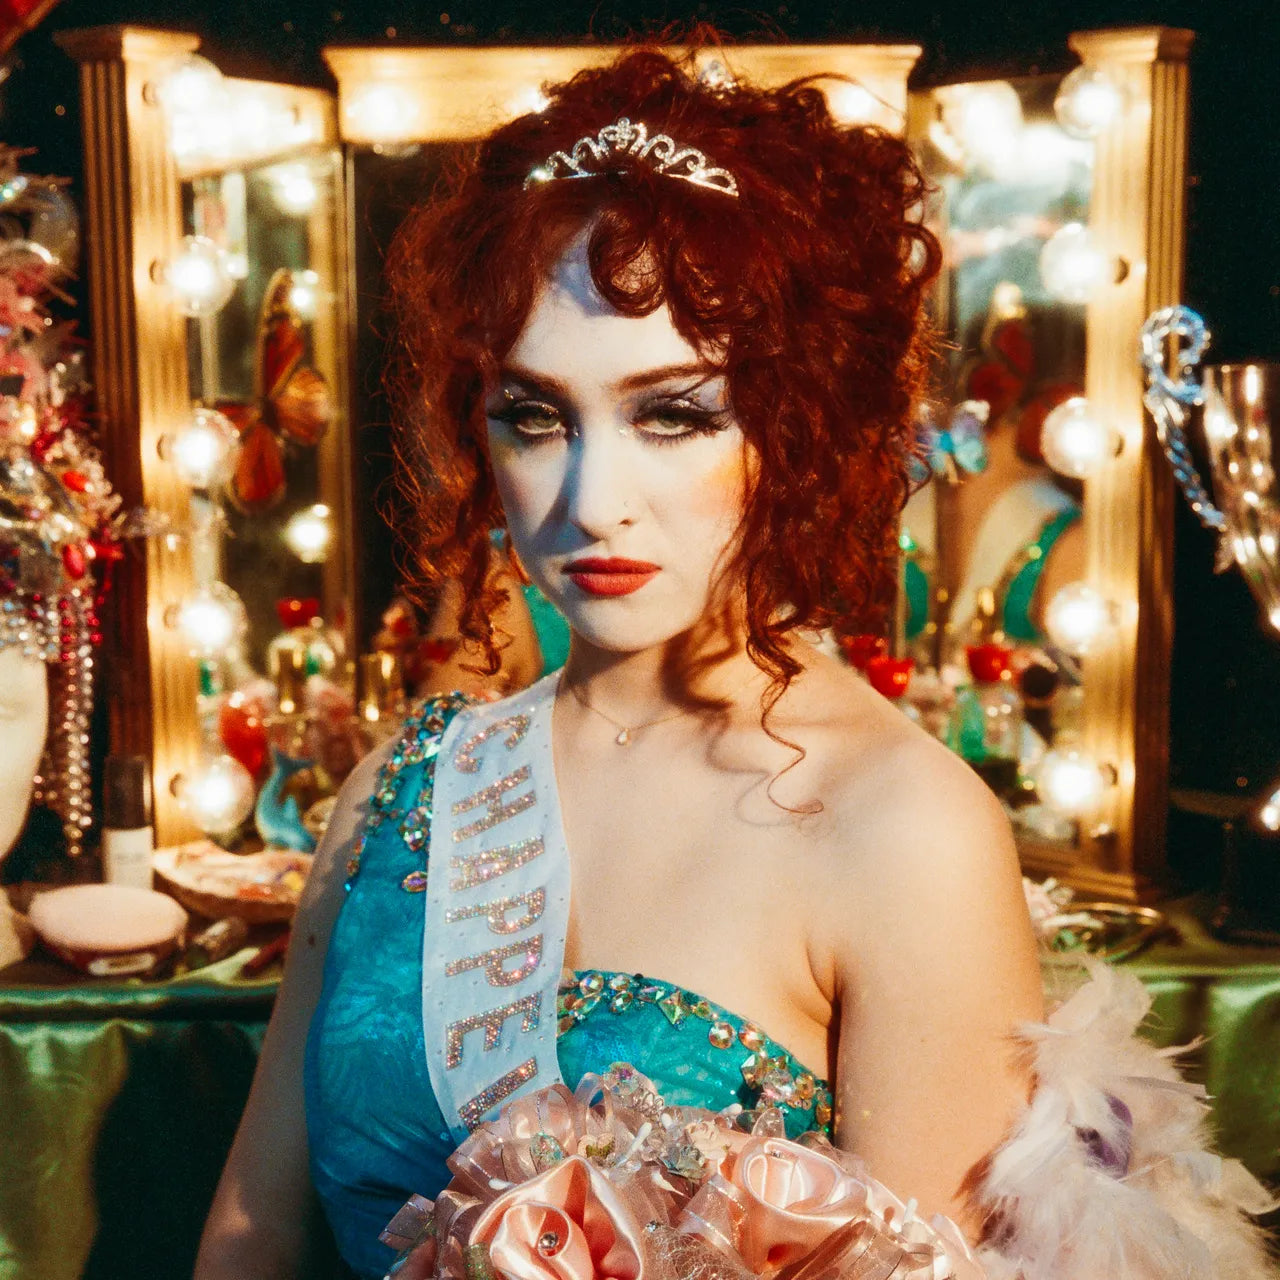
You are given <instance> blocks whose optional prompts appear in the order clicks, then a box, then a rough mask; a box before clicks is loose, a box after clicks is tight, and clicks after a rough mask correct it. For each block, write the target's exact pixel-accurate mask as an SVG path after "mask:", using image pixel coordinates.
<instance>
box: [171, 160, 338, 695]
mask: <svg viewBox="0 0 1280 1280" xmlns="http://www.w3.org/2000/svg"><path fill="white" fill-rule="evenodd" d="M340 179H341V155H340V153H339V151H338V150H337V149H336V148H331V149H323V150H309V151H304V152H299V153H297V154H295V155H291V156H286V157H284V158H277V159H274V160H272V161H271V162H270V163H266V164H260V165H255V166H252V167H246V168H240V169H230V170H226V171H223V172H217V173H210V174H204V175H201V176H198V177H195V178H193V179H192V180H191V181H189V182H187V183H184V185H183V205H184V222H185V227H186V229H187V231H188V232H189V233H190V235H191V236H194V237H196V238H197V239H198V240H200V241H204V242H208V243H210V244H212V245H213V246H215V247H216V251H217V254H216V258H215V259H214V262H213V264H212V266H211V267H210V268H209V269H208V278H207V280H206V279H205V277H201V276H199V275H198V274H197V273H196V271H195V269H194V267H193V268H192V275H193V277H195V284H196V285H199V284H200V283H201V282H202V281H204V283H205V287H206V288H207V289H208V290H210V291H212V292H213V296H214V297H215V298H216V297H217V296H218V294H219V292H221V293H225V294H226V295H227V296H226V300H225V302H224V303H223V305H221V306H220V307H219V308H218V309H217V310H216V311H211V312H210V313H208V314H200V315H197V316H195V317H193V318H192V319H191V321H190V329H189V334H190V336H189V342H188V362H189V377H190V385H191V390H192V396H193V399H194V400H195V401H196V402H197V403H198V404H199V405H201V406H203V407H204V408H205V409H206V410H207V411H213V412H206V413H205V414H204V415H203V422H202V426H203V430H202V431H201V432H200V433H199V435H198V437H197V438H195V439H192V440H189V441H183V440H179V441H177V442H176V443H175V445H174V446H173V448H175V449H176V450H177V451H178V452H181V451H182V445H183V444H184V443H185V444H186V446H187V452H188V453H192V454H194V455H195V456H196V457H197V458H202V459H205V460H207V465H208V466H209V468H210V470H209V472H208V475H207V477H206V481H207V483H206V484H204V485H197V486H195V488H194V491H193V494H192V506H193V525H194V529H195V531H196V533H195V535H194V542H195V549H196V556H195V559H196V566H197V569H196V580H197V583H198V584H199V585H200V586H208V585H209V584H211V583H213V582H216V581H221V582H223V583H225V584H226V586H227V587H228V588H230V590H232V591H233V592H235V594H236V595H237V596H238V597H239V599H240V601H241V602H242V603H243V606H244V613H245V620H246V624H247V630H246V631H245V634H244V644H243V656H244V658H245V660H246V661H247V662H248V663H249V664H251V665H252V666H253V667H255V668H256V669H259V670H262V669H263V668H264V664H265V663H266V661H267V657H268V652H269V649H270V645H271V641H272V638H273V637H274V636H275V635H276V634H277V633H278V632H279V631H280V629H281V626H282V625H283V618H282V613H281V610H282V609H283V608H284V606H283V605H282V604H281V602H282V601H289V600H304V601H314V602H315V604H314V607H312V606H307V607H306V611H308V612H310V613H312V614H314V615H315V616H318V617H323V618H324V619H325V620H326V622H327V623H329V625H330V626H331V627H336V628H338V629H339V630H340V631H341V630H342V629H344V628H345V626H346V620H347V612H348V605H347V598H346V594H347V588H346V579H347V574H346V572H345V571H344V570H342V569H341V568H340V567H339V566H338V565H337V563H336V561H337V560H340V559H341V557H342V539H341V538H340V537H339V536H337V535H338V528H339V521H340V520H341V516H342V511H343V506H344V503H343V499H342V491H343V488H344V478H343V476H342V474H341V469H342V468H343V467H344V466H345V461H344V459H343V457H342V454H343V444H342V441H343V436H344V434H345V422H344V418H345V415H344V414H343V411H342V401H341V395H342V391H343V380H342V375H341V368H340V350H339V343H340V341H342V340H343V338H344V336H345V335H343V334H342V333H341V331H340V317H339V311H338V301H339V292H340V291H339V288H338V284H337V282H338V280H339V275H338V268H339V248H340V246H339V228H338V212H339V209H340V208H341V203H340V199H339V182H340ZM188 243H189V242H188ZM228 425H229V426H230V428H231V430H230V431H228V429H227V428H228ZM188 429H190V428H188ZM195 478H196V479H199V478H200V477H199V476H196V477H195ZM295 612H296V610H295Z"/></svg>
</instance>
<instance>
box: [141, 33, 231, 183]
mask: <svg viewBox="0 0 1280 1280" xmlns="http://www.w3.org/2000/svg"><path fill="white" fill-rule="evenodd" d="M156 98H157V99H158V100H159V102H160V104H161V106H162V107H163V108H164V113H165V120H166V123H167V125H168V135H169V150H170V151H172V152H173V154H174V155H175V156H176V157H177V158H178V159H179V160H192V159H196V158H201V159H221V158H225V157H226V156H228V155H230V151H231V146H230V138H229V135H228V129H227V120H228V116H229V110H230V95H229V94H228V92H227V84H226V81H225V80H224V79H223V76H222V72H221V71H219V70H218V68H217V67H215V66H214V65H213V63H212V62H210V61H209V60H208V59H207V58H202V57H200V55H199V54H194V53H193V54H191V55H190V56H189V57H187V58H184V59H183V60H182V61H181V62H180V63H178V64H177V65H176V66H175V67H174V69H173V70H172V71H170V72H169V74H168V75H166V76H165V77H164V79H163V80H161V81H160V83H159V84H158V85H157V86H156Z"/></svg>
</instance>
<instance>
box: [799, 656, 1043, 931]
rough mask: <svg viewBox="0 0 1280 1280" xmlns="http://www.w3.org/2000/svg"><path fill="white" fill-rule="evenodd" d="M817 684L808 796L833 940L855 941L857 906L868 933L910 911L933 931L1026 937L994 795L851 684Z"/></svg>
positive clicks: (1009, 841)
mask: <svg viewBox="0 0 1280 1280" xmlns="http://www.w3.org/2000/svg"><path fill="white" fill-rule="evenodd" d="M833 665H834V664H833ZM812 674H813V675H815V676H817V679H816V680H814V681H813V682H812V684H811V685H810V688H809V690H808V691H807V699H808V701H809V703H810V705H811V706H812V707H813V708H821V709H822V718H821V720H820V721H818V719H817V717H816V716H815V720H814V723H815V726H816V727H815V732H814V733H813V734H812V735H811V736H810V741H812V742H813V743H814V745H815V747H816V751H815V752H814V756H815V758H814V760H813V762H812V767H811V769H810V771H809V779H810V783H809V786H810V788H812V789H813V791H814V792H815V798H816V799H818V800H820V802H821V810H820V812H818V813H817V814H815V816H814V817H813V818H812V819H811V820H809V826H810V830H811V832H812V834H813V836H814V840H813V844H815V845H816V846H817V850H818V854H819V859H820V863H821V876H820V879H821V882H822V884H823V885H824V892H823V893H822V894H821V895H820V899H821V901H820V903H819V906H818V910H819V912H823V911H830V912H834V913H836V915H837V916H838V921H837V922H835V923H833V925H832V928H833V930H834V932H835V933H837V934H838V936H839V937H841V938H847V937H848V931H849V925H848V921H849V920H850V918H851V915H850V911H849V907H850V905H851V904H856V912H855V913H854V914H855V915H856V918H857V919H859V920H861V921H864V922H866V927H867V928H868V929H873V928H875V927H878V926H877V924H875V923H873V922H881V923H882V919H883V918H886V917H888V916H890V915H894V914H902V913H903V912H904V911H909V913H910V914H911V915H912V916H913V917H914V918H915V919H916V920H917V921H919V922H920V923H921V924H922V925H924V926H925V927H932V924H933V923H936V922H937V921H938V920H947V919H951V918H953V917H954V914H955V913H956V912H957V911H958V910H967V911H970V912H971V914H972V915H973V916H974V917H975V918H976V919H980V920H983V921H985V922H986V923H987V924H990V925H1000V924H1007V925H1008V926H1009V927H1010V928H1018V929H1021V927H1022V926H1023V924H1024V923H1025V922H1024V919H1023V917H1025V914H1026V913H1025V907H1024V905H1023V899H1022V891H1021V873H1020V871H1019V868H1018V860H1017V851H1016V848H1015V846H1014V842H1013V836H1012V832H1011V830H1010V827H1009V822H1008V819H1007V818H1006V816H1005V814H1004V811H1003V809H1002V808H1001V806H1000V803H999V801H998V800H997V799H996V797H995V795H994V794H993V793H992V792H991V791H990V789H989V788H988V787H987V786H986V785H985V783H983V781H982V780H981V778H979V777H978V775H977V774H976V773H974V771H973V770H972V769H971V768H970V767H969V766H968V765H967V764H966V763H965V762H964V761H963V760H961V759H960V758H959V757H958V756H956V755H955V754H954V753H953V752H951V751H949V750H948V749H947V748H946V747H945V746H943V745H942V744H941V743H939V742H938V741H937V740H935V739H934V738H932V737H931V736H930V735H928V734H927V733H925V732H924V731H923V730H922V729H920V727H919V726H918V725H916V724H915V723H914V722H913V721H911V720H910V719H908V717H907V716H905V715H904V714H903V713H902V711H901V710H900V709H899V708H898V707H896V706H894V705H893V704H892V703H891V702H889V701H888V700H887V699H885V698H882V697H881V696H880V695H879V694H878V693H876V692H875V691H874V690H873V689H871V688H870V687H869V686H867V685H865V684H864V683H863V682H862V681H860V680H858V679H857V677H856V676H853V675H852V673H848V674H846V673H845V672H842V671H840V670H838V669H837V671H835V672H830V671H827V670H825V669H823V668H819V669H817V670H814V671H813V672H812ZM926 922H928V923H926Z"/></svg>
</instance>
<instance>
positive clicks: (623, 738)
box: [614, 729, 631, 747]
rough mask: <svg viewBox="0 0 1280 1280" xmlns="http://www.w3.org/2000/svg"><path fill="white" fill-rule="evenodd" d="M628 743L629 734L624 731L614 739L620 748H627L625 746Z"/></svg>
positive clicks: (629, 739)
mask: <svg viewBox="0 0 1280 1280" xmlns="http://www.w3.org/2000/svg"><path fill="white" fill-rule="evenodd" d="M630 741H631V734H630V733H629V732H628V731H627V730H626V729H623V731H622V732H621V733H620V734H618V736H617V737H616V738H614V742H616V743H617V744H618V746H620V747H625V746H627V744H628V743H630Z"/></svg>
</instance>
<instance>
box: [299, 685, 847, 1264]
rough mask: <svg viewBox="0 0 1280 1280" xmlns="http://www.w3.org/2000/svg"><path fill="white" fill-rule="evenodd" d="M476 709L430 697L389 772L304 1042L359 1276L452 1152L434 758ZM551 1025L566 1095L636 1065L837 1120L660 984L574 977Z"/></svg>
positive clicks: (322, 1151)
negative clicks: (432, 839) (429, 991)
mask: <svg viewBox="0 0 1280 1280" xmlns="http://www.w3.org/2000/svg"><path fill="white" fill-rule="evenodd" d="M465 705H467V704H466V702H465V700H464V699H461V698H459V697H452V698H438V699H433V700H432V701H430V702H428V703H426V704H425V705H424V706H423V707H422V708H421V709H420V710H419V712H418V713H417V714H416V715H415V716H413V717H412V718H411V719H410V721H409V722H408V723H407V724H406V726H405V729H404V731H403V733H402V735H401V737H400V739H399V740H398V741H397V743H396V745H395V747H394V748H393V750H392V753H391V755H390V756H389V757H388V760H387V762H386V764H385V765H384V767H383V770H382V772H381V775H380V777H379V779H378V783H377V787H376V789H375V792H374V795H373V797H372V799H371V802H370V808H369V817H368V820H367V823H366V827H365V829H364V832H363V833H362V835H361V837H360V838H359V839H358V841H357V845H356V849H355V852H354V853H353V855H352V857H351V860H350V862H349V864H348V876H349V878H348V882H347V888H348V893H347V898H346V901H345V902H344V904H343V907H342V910H341V912H340V913H339V916H338V919H337V922H336V924H335V926H334V931H333V936H332V939H331V941H330V944H329V952H328V957H327V960H326V965H325V976H324V985H323V990H322V992H321V996H320V999H319V1002H318V1004H317V1007H316V1011H315V1013H314V1015H313V1018H312V1022H311V1030H310V1035H309V1037H308V1042H307V1055H306V1068H305V1086H306V1106H307V1127H308V1137H309V1142H310V1152H311V1166H312V1175H313V1179H314V1182H315V1185H316V1188H317V1191H318V1192H319V1194H320V1197H321V1200H322V1201H323V1203H324V1205H325V1209H326V1212H327V1213H328V1215H329V1219H330V1222H331V1224H332V1226H333V1229H334V1234H335V1236H336V1238H337V1241H338V1244H339V1247H340V1248H341V1250H342V1253H343V1255H344V1257H345V1258H346V1259H347V1261H348V1262H349V1263H350V1264H351V1265H352V1266H353V1267H354V1268H355V1270H356V1271H357V1272H358V1273H359V1274H360V1275H369V1276H381V1275H382V1274H383V1273H384V1271H385V1269H386V1267H387V1265H388V1264H389V1263H390V1261H391V1252H390V1250H388V1249H387V1248H386V1246H384V1245H382V1244H380V1243H379V1242H378V1238H377V1237H378V1233H379V1231H381V1229H382V1228H383V1227H384V1226H385V1225H386V1223H387V1221H388V1220H389V1218H390V1217H391V1216H392V1214H394V1213H395V1211H396V1210H397V1209H398V1208H399V1207H400V1205H401V1204H403V1202H404V1201H405V1200H406V1199H407V1197H408V1196H409V1195H410V1194H411V1193H413V1192H417V1193H419V1194H422V1195H425V1196H429V1197H431V1196H434V1195H436V1194H437V1193H438V1191H439V1190H440V1189H441V1188H442V1187H443V1186H444V1185H445V1183H446V1182H447V1181H448V1179H449V1173H448V1170H447V1169H446V1167H445V1160H446V1159H447V1158H448V1156H449V1155H450V1154H451V1152H452V1151H453V1148H454V1146H455V1145H456V1143H455V1141H454V1139H453V1137H452V1135H451V1134H450V1131H449V1127H448V1124H447V1123H446V1121H445V1119H444V1116H443V1114H442V1112H441V1108H440V1106H439V1104H438V1103H437V1101H436V1098H435V1096H434V1094H433V1091H432V1087H431V1078H430V1075H429V1072H428V1066H427V1061H426V1050H425V1043H424V1028H423V999H422V959H423V942H424V920H425V915H424V911H423V903H424V896H423V894H424V890H425V889H426V885H427V866H426V851H427V848H428V845H429V835H430V824H431V818H432V800H433V786H434V762H435V757H436V754H437V752H438V750H439V746H440V741H441V737H442V735H443V734H444V732H445V730H446V728H447V726H448V724H449V722H450V721H451V719H452V718H453V716H455V715H456V714H457V713H458V711H459V710H460V709H461V708H462V707H463V706H465ZM556 1018H557V1022H556V1028H555V1031H556V1042H555V1051H556V1057H557V1059H558V1062H559V1067H560V1074H561V1076H562V1077H563V1079H564V1081H565V1082H566V1083H567V1084H568V1085H569V1086H570V1087H573V1086H574V1085H576V1084H577V1082H578V1081H579V1080H580V1079H581V1078H582V1076H583V1075H585V1074H586V1073H587V1072H590V1071H594V1072H602V1071H604V1070H606V1069H607V1068H608V1067H609V1066H610V1064H611V1063H613V1062H619V1061H627V1062H631V1063H633V1064H634V1065H635V1066H637V1067H638V1068H639V1069H640V1070H641V1071H643V1072H644V1073H645V1074H646V1075H648V1076H649V1077H650V1078H651V1079H652V1080H653V1081H654V1083H655V1085H656V1086H657V1088H658V1090H659V1092H660V1093H662V1094H663V1096H664V1097H665V1099H666V1100H667V1102H668V1103H671V1104H677V1105H687V1106H701V1107H707V1108H710V1109H713V1110H719V1109H722V1108H724V1107H726V1106H731V1105H734V1104H737V1105H740V1106H742V1107H745V1108H756V1107H760V1106H777V1107H779V1108H780V1109H781V1111H782V1113H783V1117H784V1120H785V1123H786V1128H787V1131H788V1132H789V1133H790V1134H792V1135H793V1136H794V1135H797V1134H799V1133H801V1132H803V1131H804V1130H806V1129H823V1128H829V1126H830V1122H831V1095H830V1093H829V1092H828V1091H827V1088H826V1085H825V1084H824V1083H823V1082H822V1081H821V1080H819V1079H818V1078H817V1076H816V1075H815V1074H814V1073H813V1072H811V1071H809V1070H807V1069H806V1068H804V1067H803V1066H802V1065H801V1064H800V1063H798V1062H797V1061H796V1060H795V1059H794V1058H793V1057H792V1056H791V1055H790V1054H789V1053H788V1052H787V1050H786V1049H785V1048H784V1047H783V1046H782V1045H779V1044H778V1043H777V1042H775V1041H773V1040H771V1039H770V1038H769V1037H768V1036H767V1035H766V1033H765V1032H764V1031H763V1030H761V1029H760V1028H759V1027H757V1026H755V1025H754V1024H753V1023H751V1022H749V1021H747V1020H746V1019H743V1018H741V1017H738V1016H737V1015H736V1014H734V1013H732V1012H730V1011H729V1010H727V1009H724V1008H721V1007H720V1006H718V1005H715V1004H713V1003H711V1002H710V1001H708V1000H706V999H704V998H703V997H701V996H700V995H698V994H696V993H694V992H690V991H686V990H684V989H682V988H680V987H678V986H676V985H674V984H672V983H670V982H665V981H662V980H661V979H660V978H658V979H654V978H647V977H643V976H641V975H636V974H622V973H613V972H608V971H597V970H591V971H582V972H577V973H574V972H570V971H566V972H565V973H564V974H563V975H562V979H561V984H560V992H559V997H558V1000H557V1007H556Z"/></svg>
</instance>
